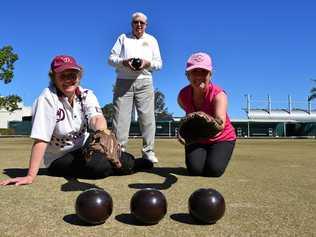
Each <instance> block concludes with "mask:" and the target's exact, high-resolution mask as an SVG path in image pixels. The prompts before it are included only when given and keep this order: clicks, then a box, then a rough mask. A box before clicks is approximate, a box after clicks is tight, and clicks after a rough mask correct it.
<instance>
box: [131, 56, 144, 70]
mask: <svg viewBox="0 0 316 237" xmlns="http://www.w3.org/2000/svg"><path fill="white" fill-rule="evenodd" d="M141 65H142V60H141V59H140V58H133V60H132V66H133V67H134V68H135V70H139V68H140V66H141Z"/></svg>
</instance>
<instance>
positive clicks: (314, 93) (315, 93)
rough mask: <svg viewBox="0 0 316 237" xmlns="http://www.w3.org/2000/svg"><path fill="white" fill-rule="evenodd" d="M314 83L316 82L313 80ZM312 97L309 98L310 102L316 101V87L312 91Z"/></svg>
mask: <svg viewBox="0 0 316 237" xmlns="http://www.w3.org/2000/svg"><path fill="white" fill-rule="evenodd" d="M312 81H314V82H316V80H314V79H312ZM310 93H311V94H310V96H309V97H308V101H311V100H314V99H315V98H316V87H313V88H312V89H311V90H310Z"/></svg>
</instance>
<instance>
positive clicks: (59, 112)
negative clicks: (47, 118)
mask: <svg viewBox="0 0 316 237" xmlns="http://www.w3.org/2000/svg"><path fill="white" fill-rule="evenodd" d="M56 116H57V121H56V122H57V123H58V122H60V121H63V120H64V119H65V111H64V110H63V109H61V108H59V109H58V110H57V113H56Z"/></svg>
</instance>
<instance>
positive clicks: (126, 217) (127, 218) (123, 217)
mask: <svg viewBox="0 0 316 237" xmlns="http://www.w3.org/2000/svg"><path fill="white" fill-rule="evenodd" d="M115 219H116V220H117V221H119V222H121V223H124V224H127V225H134V226H151V225H155V224H144V223H141V222H139V221H138V220H137V219H136V218H135V217H134V216H133V215H132V214H130V213H123V214H119V215H117V216H115Z"/></svg>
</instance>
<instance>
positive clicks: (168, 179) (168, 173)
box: [128, 167, 188, 190]
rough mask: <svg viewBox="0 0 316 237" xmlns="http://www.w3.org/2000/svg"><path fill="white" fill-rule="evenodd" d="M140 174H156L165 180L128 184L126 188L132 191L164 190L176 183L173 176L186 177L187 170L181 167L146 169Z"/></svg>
mask: <svg viewBox="0 0 316 237" xmlns="http://www.w3.org/2000/svg"><path fill="white" fill-rule="evenodd" d="M141 172H145V173H150V174H156V175H159V176H161V177H164V178H165V180H164V182H163V183H133V184H129V185H128V187H130V188H134V189H144V188H154V189H158V190H165V189H168V188H170V187H171V186H172V185H173V184H175V183H176V182H177V181H178V178H177V177H176V176H175V175H174V174H176V175H183V176H188V172H187V169H186V168H183V167H176V168H170V167H153V168H151V169H146V170H143V171H141Z"/></svg>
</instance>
